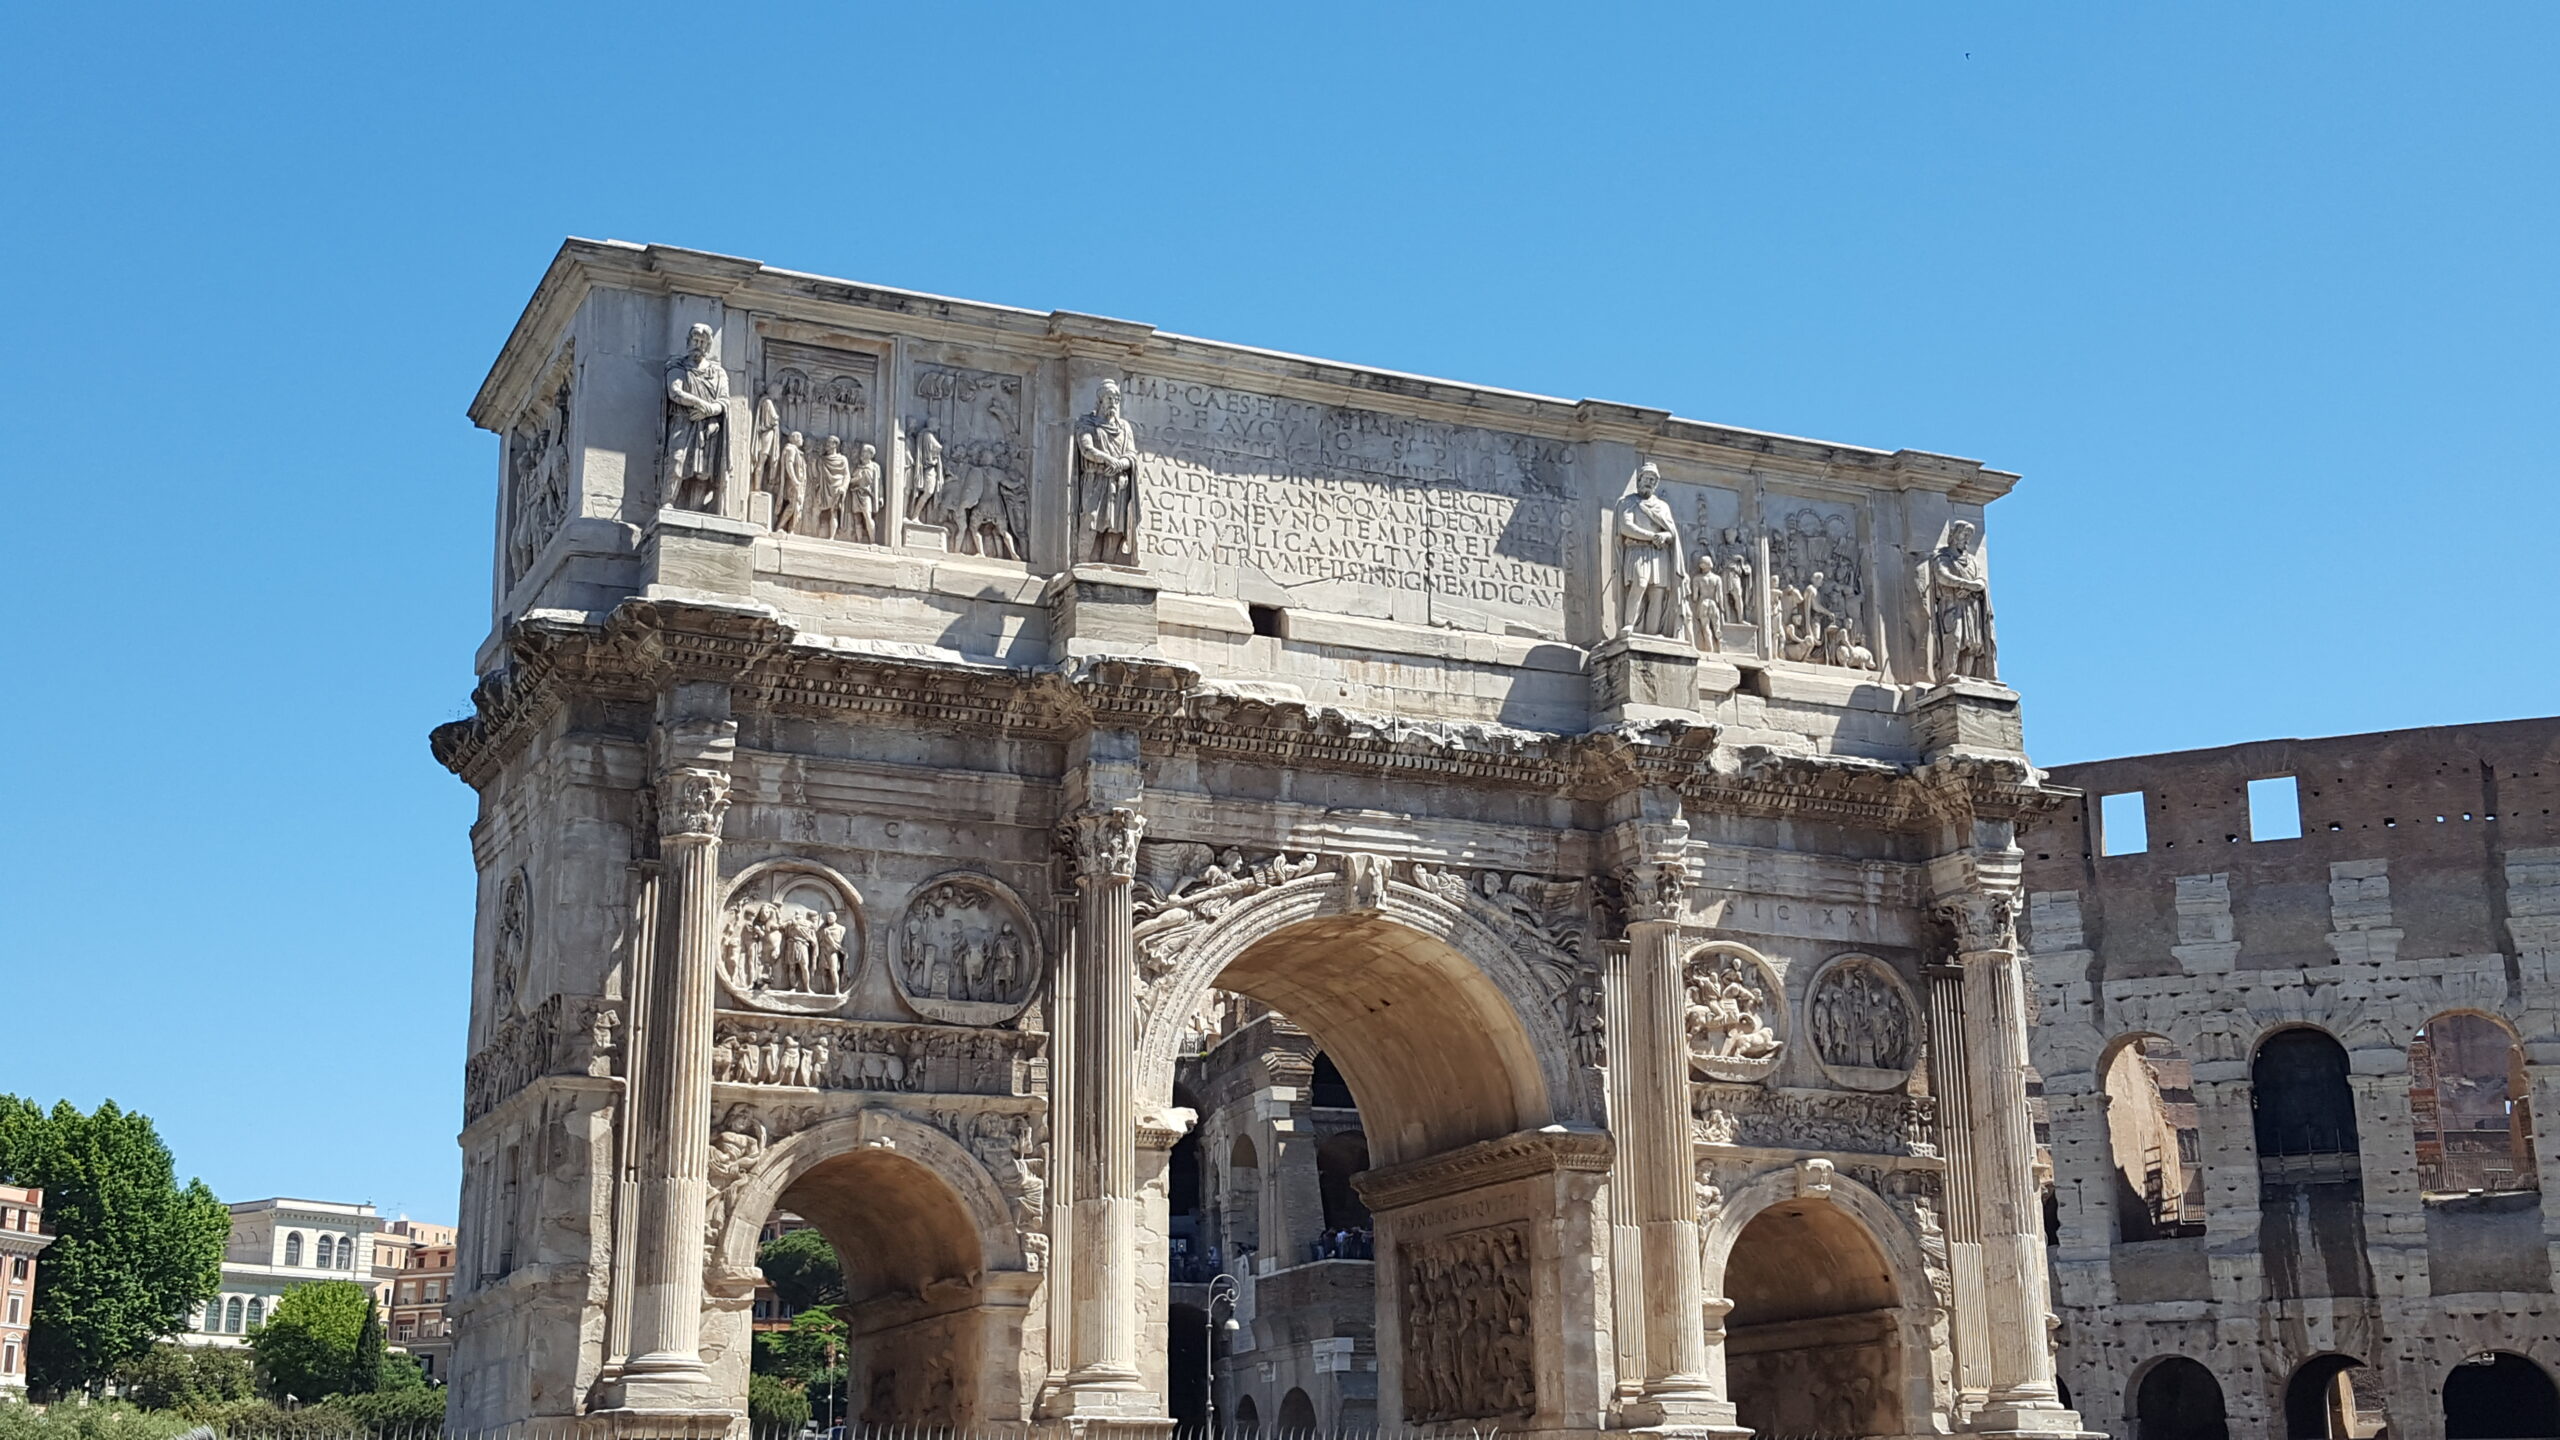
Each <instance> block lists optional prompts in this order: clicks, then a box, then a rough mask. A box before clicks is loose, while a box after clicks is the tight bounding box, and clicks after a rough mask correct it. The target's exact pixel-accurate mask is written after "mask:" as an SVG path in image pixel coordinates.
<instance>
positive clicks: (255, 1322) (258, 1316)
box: [249, 1299, 267, 1330]
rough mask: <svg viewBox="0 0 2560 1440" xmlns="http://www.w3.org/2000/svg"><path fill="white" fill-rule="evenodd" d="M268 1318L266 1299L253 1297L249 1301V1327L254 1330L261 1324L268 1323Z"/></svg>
mask: <svg viewBox="0 0 2560 1440" xmlns="http://www.w3.org/2000/svg"><path fill="white" fill-rule="evenodd" d="M266 1319H267V1302H266V1301H264V1300H258V1299H252V1300H251V1301H250V1302H249V1328H250V1329H252V1330H255V1329H257V1328H258V1327H259V1326H260V1325H263V1324H265V1323H266Z"/></svg>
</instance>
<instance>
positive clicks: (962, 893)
mask: <svg viewBox="0 0 2560 1440" xmlns="http://www.w3.org/2000/svg"><path fill="white" fill-rule="evenodd" d="M890 970H891V973H892V974H894V975H895V976H896V977H897V982H898V993H899V994H900V995H902V996H904V997H905V998H906V1002H907V1003H908V1004H909V1005H912V1006H914V1007H915V1009H916V1013H918V1014H920V1015H924V1016H927V1017H929V1018H931V1019H935V1020H944V1021H948V1022H950V1023H952V1024H955V1025H995V1024H1000V1023H1002V1022H1004V1021H1007V1020H1010V1019H1012V1018H1013V1017H1014V1016H1016V1015H1019V1014H1021V1013H1022V1007H1023V1006H1025V1005H1028V1004H1030V1003H1031V992H1032V989H1033V988H1034V987H1035V986H1037V985H1038V984H1039V982H1040V936H1039V932H1038V931H1037V930H1035V929H1034V928H1033V927H1032V924H1031V916H1030V912H1029V911H1028V910H1026V909H1025V908H1024V907H1023V904H1022V902H1021V901H1020V900H1019V899H1017V898H1015V896H1014V894H1013V892H1012V891H1010V890H1007V889H1006V888H1005V887H1004V886H1002V885H1000V884H998V883H997V882H996V881H994V880H991V879H989V878H987V877H986V876H983V875H946V876H943V877H942V878H941V879H938V880H935V881H934V882H932V883H931V884H929V885H926V886H925V887H924V888H923V889H921V890H918V891H917V892H916V896H915V898H914V899H912V900H910V901H908V902H907V914H906V921H905V923H904V924H903V925H902V926H901V927H900V930H899V951H898V963H897V964H896V965H894V966H891V967H890Z"/></svg>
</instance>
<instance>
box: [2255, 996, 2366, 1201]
mask: <svg viewBox="0 0 2560 1440" xmlns="http://www.w3.org/2000/svg"><path fill="white" fill-rule="evenodd" d="M2348 1072H2349V1065H2348V1062H2347V1049H2346V1047H2345V1046H2343V1045H2341V1044H2339V1043H2338V1042H2337V1041H2336V1040H2335V1039H2334V1038H2332V1037H2331V1036H2330V1035H2328V1034H2327V1033H2326V1032H2325V1031H2320V1030H2314V1029H2312V1028H2311V1027H2309V1026H2307V1025H2298V1026H2295V1027H2293V1028H2291V1029H2286V1030H2279V1031H2277V1032H2276V1033H2275V1034H2273V1035H2270V1036H2268V1037H2267V1039H2266V1042H2265V1043H2264V1044H2262V1045H2260V1046H2259V1047H2258V1054H2257V1057H2256V1058H2255V1059H2254V1060H2253V1061H2252V1062H2251V1063H2250V1066H2249V1101H2250V1105H2251V1106H2252V1108H2253V1111H2254V1116H2255V1119H2256V1122H2257V1132H2258V1163H2259V1164H2260V1165H2262V1166H2263V1165H2269V1164H2274V1163H2276V1162H2282V1161H2303V1162H2307V1163H2305V1164H2303V1165H2300V1166H2296V1167H2294V1168H2296V1169H2300V1170H2301V1171H2302V1172H2303V1173H2304V1174H2306V1175H2308V1174H2313V1173H2320V1174H2324V1175H2325V1174H2326V1173H2327V1172H2328V1171H2329V1170H2332V1169H2339V1168H2341V1167H2339V1166H2338V1165H2336V1164H2335V1163H2331V1162H2335V1161H2337V1160H2339V1159H2340V1158H2341V1157H2351V1156H2353V1155H2355V1154H2356V1153H2357V1151H2358V1149H2359V1148H2360V1142H2359V1141H2358V1139H2357V1135H2356V1099H2355V1091H2354V1090H2353V1089H2352V1088H2350V1087H2349V1085H2348V1084H2347V1075H2348ZM2344 1168H2345V1169H2347V1170H2352V1166H2348V1167H2344Z"/></svg>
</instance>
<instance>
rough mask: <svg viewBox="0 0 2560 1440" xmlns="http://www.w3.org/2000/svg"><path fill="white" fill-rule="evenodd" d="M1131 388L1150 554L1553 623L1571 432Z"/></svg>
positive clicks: (1312, 589) (1286, 584)
mask: <svg viewBox="0 0 2560 1440" xmlns="http://www.w3.org/2000/svg"><path fill="white" fill-rule="evenodd" d="M1124 394H1125V408H1126V411H1127V414H1128V416H1129V418H1130V420H1131V421H1132V422H1133V423H1134V425H1135V427H1136V429H1137V440H1138V452H1139V453H1138V461H1137V468H1138V473H1139V483H1140V488H1141V489H1142V490H1143V491H1144V493H1145V497H1146V507H1145V511H1144V516H1143V519H1142V521H1141V527H1140V531H1141V533H1140V549H1141V551H1142V552H1143V557H1144V563H1146V564H1147V565H1149V566H1150V567H1153V568H1157V569H1180V568H1184V567H1187V566H1207V565H1225V566H1236V567H1243V568H1249V569H1253V570H1257V571H1259V572H1261V574H1262V575H1263V576H1264V577H1265V578H1266V579H1268V580H1270V581H1271V582H1272V583H1274V584H1277V585H1279V586H1281V587H1283V588H1285V589H1288V590H1290V591H1292V592H1299V591H1302V590H1303V591H1305V592H1306V593H1307V598H1308V600H1309V601H1310V602H1311V603H1314V604H1319V605H1326V606H1328V607H1329V608H1356V602H1357V601H1359V600H1360V599H1361V598H1362V596H1361V594H1360V592H1364V591H1385V592H1400V593H1402V594H1404V595H1406V596H1408V597H1412V598H1417V599H1419V600H1420V601H1421V602H1422V603H1421V604H1417V605H1414V606H1411V607H1409V608H1411V609H1412V610H1413V611H1414V613H1415V614H1416V615H1417V616H1420V615H1425V614H1428V613H1430V611H1429V606H1430V603H1431V602H1433V601H1438V600H1445V601H1447V602H1449V603H1450V604H1452V605H1454V606H1456V607H1458V608H1459V609H1461V610H1468V609H1472V610H1477V611H1480V612H1482V613H1483V614H1485V615H1486V616H1487V617H1489V618H1492V617H1498V618H1500V619H1503V620H1506V621H1511V622H1514V623H1521V624H1526V625H1530V626H1532V627H1534V628H1543V629H1545V630H1548V631H1553V630H1555V629H1558V628H1560V626H1561V624H1562V617H1563V608H1564V526H1565V508H1564V507H1565V500H1566V496H1567V493H1568V490H1569V480H1570V474H1571V467H1572V464H1573V458H1574V457H1573V447H1572V445H1570V444H1568V443H1565V442H1562V441H1553V440H1540V439H1535V438H1532V437H1529V436H1523V435H1513V434H1507V433H1504V432H1500V431H1494V430H1486V429H1480V428H1477V427H1475V426H1467V425H1450V424H1443V423H1440V422H1437V421H1430V420H1420V419H1414V418H1411V417H1407V416H1400V415H1387V414H1382V413H1379V412H1376V411H1370V410H1354V409H1347V408H1342V407H1338V406H1330V405H1318V404H1312V403H1309V402H1306V401H1301V400H1290V399H1285V398H1281V397H1277V396H1270V395H1256V394H1251V393H1248V392H1245V391H1239V390H1229V389H1226V388H1224V387H1222V386H1217V385H1208V384H1199V383H1193V382H1187V381H1179V380H1169V379H1164V378H1160V377H1156V376H1148V375H1138V376H1132V377H1131V378H1130V380H1129V382H1128V384H1127V386H1126V388H1125V392H1124ZM1369 608H1376V607H1375V606H1374V605H1373V606H1371V607H1369ZM1443 618H1445V617H1443Z"/></svg>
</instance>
